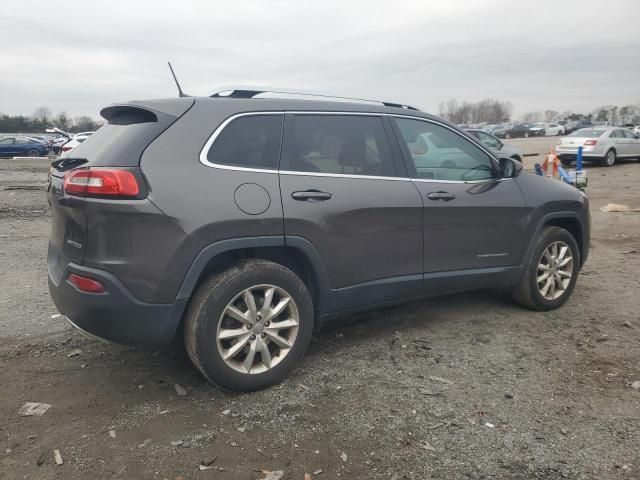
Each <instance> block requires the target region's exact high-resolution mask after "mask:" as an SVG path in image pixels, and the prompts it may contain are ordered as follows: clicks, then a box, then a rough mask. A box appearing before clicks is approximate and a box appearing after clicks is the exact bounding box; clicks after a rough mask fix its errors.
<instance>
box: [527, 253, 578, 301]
mask: <svg viewBox="0 0 640 480" xmlns="http://www.w3.org/2000/svg"><path fill="white" fill-rule="evenodd" d="M572 277H573V256H572V254H571V249H570V248H569V245H567V244H566V243H565V242H562V241H557V242H553V243H552V244H550V245H549V246H548V247H547V248H546V249H545V250H544V252H543V253H542V256H541V257H540V259H539V260H538V271H537V278H536V283H537V285H538V291H539V292H540V295H542V296H543V297H544V298H545V299H546V300H555V299H557V298H559V297H560V296H562V294H563V293H564V292H565V291H566V289H567V288H568V287H569V283H571V278H572Z"/></svg>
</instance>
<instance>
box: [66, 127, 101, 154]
mask: <svg viewBox="0 0 640 480" xmlns="http://www.w3.org/2000/svg"><path fill="white" fill-rule="evenodd" d="M94 133H95V132H80V133H76V134H75V135H74V136H73V137H71V140H69V141H68V142H67V143H65V144H64V145H62V148H61V149H60V156H61V157H66V156H68V154H69V152H70V151H71V150H73V149H74V148H76V147H77V146H78V145H80V144H81V143H82V142H84V141H85V140H86V139H87V138H89V137H90V136H91V135H93V134H94Z"/></svg>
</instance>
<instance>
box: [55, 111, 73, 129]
mask: <svg viewBox="0 0 640 480" xmlns="http://www.w3.org/2000/svg"><path fill="white" fill-rule="evenodd" d="M53 124H54V125H55V126H56V127H58V128H60V129H62V130H69V128H70V127H71V118H69V115H67V112H60V113H59V114H58V115H56V117H55V118H54V119H53Z"/></svg>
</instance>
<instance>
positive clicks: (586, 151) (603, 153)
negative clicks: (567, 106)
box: [556, 127, 640, 167]
mask: <svg viewBox="0 0 640 480" xmlns="http://www.w3.org/2000/svg"><path fill="white" fill-rule="evenodd" d="M578 147H582V157H583V159H584V160H586V161H596V162H599V163H601V164H603V165H605V166H607V167H611V166H612V165H614V164H615V163H616V160H617V159H619V158H639V159H640V138H638V136H637V135H636V134H634V133H633V132H631V131H630V130H628V129H626V128H618V127H594V128H583V129H580V130H577V131H575V132H573V133H572V134H570V135H568V136H567V137H565V138H563V139H562V140H561V141H560V144H558V146H557V147H556V153H557V155H558V158H559V159H560V161H561V162H562V164H563V165H571V164H572V163H573V162H574V161H575V160H576V157H577V154H578Z"/></svg>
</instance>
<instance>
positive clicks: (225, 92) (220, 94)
mask: <svg viewBox="0 0 640 480" xmlns="http://www.w3.org/2000/svg"><path fill="white" fill-rule="evenodd" d="M263 94H267V95H269V94H275V95H289V96H294V97H295V96H300V97H315V98H318V99H322V100H337V101H341V102H356V103H373V104H377V105H384V106H385V107H395V108H404V109H405V110H417V111H418V110H419V109H418V108H416V107H412V106H411V105H404V104H402V103H397V102H383V101H381V100H367V99H364V98H352V97H341V96H338V95H327V94H324V93H313V92H304V91H299V90H290V89H283V88H270V87H250V86H237V85H236V86H229V87H220V88H218V89H216V90H215V91H213V92H212V93H211V94H209V96H210V97H212V98H255V97H257V96H258V95H263ZM269 98H278V97H269ZM312 99H313V98H309V100H312Z"/></svg>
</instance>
